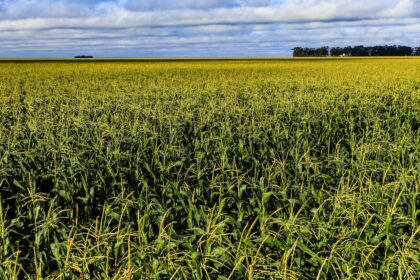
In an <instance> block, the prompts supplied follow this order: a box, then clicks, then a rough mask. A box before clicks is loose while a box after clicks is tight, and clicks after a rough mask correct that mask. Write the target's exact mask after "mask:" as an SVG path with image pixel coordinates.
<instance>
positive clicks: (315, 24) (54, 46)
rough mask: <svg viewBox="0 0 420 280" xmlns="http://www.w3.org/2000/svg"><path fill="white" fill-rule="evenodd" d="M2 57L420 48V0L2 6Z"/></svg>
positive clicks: (1, 1) (30, 1) (116, 0)
mask: <svg viewBox="0 0 420 280" xmlns="http://www.w3.org/2000/svg"><path fill="white" fill-rule="evenodd" d="M0 40H1V42H0V57H71V56H74V55H80V54H86V55H94V56H96V57H210V56H217V57H220V56H288V55H290V54H291V51H290V49H291V48H292V47H294V46H308V47H315V46H321V45H330V46H335V45H338V46H345V45H355V44H365V45H373V44H405V45H410V46H413V47H414V46H419V45H420V0H381V1H377V0H204V1H198V0H182V1H181V0H88V1H86V0H84V1H83V0H73V1H70V0H59V1H53V0H14V1H10V0H0Z"/></svg>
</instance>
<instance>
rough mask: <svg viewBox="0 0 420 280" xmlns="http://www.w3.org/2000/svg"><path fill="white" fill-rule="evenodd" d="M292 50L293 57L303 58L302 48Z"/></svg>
mask: <svg viewBox="0 0 420 280" xmlns="http://www.w3.org/2000/svg"><path fill="white" fill-rule="evenodd" d="M292 50H293V56H295V57H296V56H305V54H304V51H303V48H301V47H295V48H293V49H292Z"/></svg>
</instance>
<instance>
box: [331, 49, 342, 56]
mask: <svg viewBox="0 0 420 280" xmlns="http://www.w3.org/2000/svg"><path fill="white" fill-rule="evenodd" d="M343 53H344V49H343V48H340V47H333V48H331V49H330V55H331V56H339V55H342V54H343Z"/></svg>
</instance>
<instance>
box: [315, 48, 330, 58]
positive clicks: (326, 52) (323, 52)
mask: <svg viewBox="0 0 420 280" xmlns="http://www.w3.org/2000/svg"><path fill="white" fill-rule="evenodd" d="M317 52H318V56H328V55H329V54H330V47H328V46H324V47H320V48H319V49H318V50H317Z"/></svg>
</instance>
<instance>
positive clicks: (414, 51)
mask: <svg viewBox="0 0 420 280" xmlns="http://www.w3.org/2000/svg"><path fill="white" fill-rule="evenodd" d="M292 50H293V56H296V57H300V56H411V55H415V56H420V47H416V48H412V47H408V46H401V45H398V46H397V45H391V46H388V45H385V46H373V47H365V46H363V45H360V46H354V47H351V46H348V47H343V48H342V47H332V48H330V47H328V46H323V47H320V48H302V47H295V48H293V49H292Z"/></svg>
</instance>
